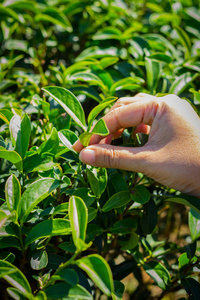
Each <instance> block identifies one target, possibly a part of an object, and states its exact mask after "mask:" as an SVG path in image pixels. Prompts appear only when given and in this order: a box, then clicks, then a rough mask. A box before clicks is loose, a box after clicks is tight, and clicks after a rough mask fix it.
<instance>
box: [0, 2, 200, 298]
mask: <svg viewBox="0 0 200 300" xmlns="http://www.w3.org/2000/svg"><path fill="white" fill-rule="evenodd" d="M0 3H1V4H0V16H1V18H0V23H1V26H0V42H1V44H2V47H1V49H0V53H1V58H0V70H1V74H0V92H1V95H0V100H1V101H0V132H1V136H0V159H1V173H0V187H1V189H0V197H1V199H0V205H1V206H0V236H1V237H0V295H1V298H2V299H20V300H23V299H37V300H41V299H44V300H45V299H63V300H64V299H100V298H101V299H105V298H104V297H107V298H111V299H123V297H124V296H125V295H126V297H128V294H129V297H131V298H130V299H140V300H142V299H170V298H167V297H168V296H169V297H170V296H171V295H172V297H173V299H187V297H188V299H195V300H196V299H199V292H200V285H199V269H200V268H199V262H200V258H199V253H200V248H199V247H200V244H199V237H200V229H199V222H200V202H199V199H197V198H195V197H192V196H187V195H184V194H181V193H180V192H178V191H175V190H173V189H170V188H168V187H164V186H161V185H160V184H158V183H157V182H154V181H153V180H152V179H150V178H147V177H146V176H144V175H143V174H141V173H133V172H129V171H122V170H118V169H105V168H95V167H91V166H88V165H84V164H82V163H81V162H80V161H79V158H78V154H77V153H76V152H75V151H74V150H73V148H72V145H73V144H74V142H75V141H77V139H78V138H79V139H80V140H81V142H82V144H83V145H84V146H87V145H88V143H89V140H90V137H91V136H92V134H94V133H95V134H99V135H102V136H106V135H108V133H109V132H108V129H107V127H106V124H105V122H104V121H103V119H102V118H101V117H102V116H103V115H104V114H105V113H106V112H107V111H108V109H110V108H111V107H112V105H113V104H114V102H115V100H116V99H117V98H120V97H124V96H134V95H135V94H136V93H138V92H146V93H151V94H153V95H157V96H162V95H166V94H170V93H173V94H177V95H179V96H180V97H182V98H184V99H187V100H188V101H189V102H190V103H191V105H193V107H194V109H195V110H196V111H197V113H199V109H200V93H199V83H200V81H199V80H200V76H199V72H200V64H199V57H200V44H199V38H200V18H199V12H200V7H199V1H195V0H193V1H192V0H182V1H176V2H174V1H169V2H166V1H159V2H158V1H153V0H152V1H143V0H140V1H137V2H135V1H128V0H127V1H119V0H118V1H116V0H110V1H107V0H106V1H89V0H84V1H78V0H76V1H73V3H72V2H71V1H68V0H46V1H45V0H44V1H36V0H31V1H30V0H29V1H26V0H23V1H22V0H17V1H16V0H15V1H12V0H5V1H0ZM131 132H132V129H130V130H129V129H128V130H125V131H124V133H123V135H122V137H120V138H119V139H117V140H116V141H114V142H113V143H115V144H123V145H126V146H127V147H128V146H129V145H130V144H131V145H132V146H135V147H137V146H138V145H142V144H143V143H145V141H146V140H147V138H148V137H147V136H145V135H142V134H138V135H137V136H136V137H135V138H133V137H132V135H131ZM129 274H133V277H134V278H135V282H136V283H137V284H136V286H135V287H133V289H132V290H131V291H128V287H127V285H126V282H125V280H124V279H125V278H126V277H127V276H128V275H129ZM146 277H148V280H146V279H145V278H146ZM122 280H123V283H124V284H123V283H122V282H121V281H122ZM155 286H156V287H157V289H156V295H154V296H153V293H152V290H153V288H154V287H155Z"/></svg>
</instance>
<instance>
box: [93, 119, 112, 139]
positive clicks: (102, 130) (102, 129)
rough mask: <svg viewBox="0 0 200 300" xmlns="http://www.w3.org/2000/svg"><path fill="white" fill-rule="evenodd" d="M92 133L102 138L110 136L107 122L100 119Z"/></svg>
mask: <svg viewBox="0 0 200 300" xmlns="http://www.w3.org/2000/svg"><path fill="white" fill-rule="evenodd" d="M92 133H93V134H98V135H101V136H106V135H108V134H109V130H108V128H107V126H106V122H105V121H104V119H100V120H99V121H97V123H96V124H95V125H94V127H93V129H92Z"/></svg>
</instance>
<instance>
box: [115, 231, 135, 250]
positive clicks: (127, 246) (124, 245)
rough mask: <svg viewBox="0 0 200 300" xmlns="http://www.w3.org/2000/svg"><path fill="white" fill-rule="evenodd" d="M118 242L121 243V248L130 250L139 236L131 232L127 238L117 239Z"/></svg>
mask: <svg viewBox="0 0 200 300" xmlns="http://www.w3.org/2000/svg"><path fill="white" fill-rule="evenodd" d="M118 242H119V244H120V245H121V250H132V249H133V248H135V247H136V246H137V245H138V243H139V236H138V235H137V234H136V233H135V232H132V233H131V236H130V238H129V239H127V240H125V241H123V240H119V241H118Z"/></svg>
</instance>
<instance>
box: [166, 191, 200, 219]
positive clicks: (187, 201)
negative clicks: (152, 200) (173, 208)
mask: <svg viewBox="0 0 200 300" xmlns="http://www.w3.org/2000/svg"><path fill="white" fill-rule="evenodd" d="M166 201H170V202H175V203H180V204H183V205H187V206H189V207H191V208H192V209H194V210H196V211H197V212H198V213H199V214H200V201H199V199H198V198H195V197H193V196H189V195H181V196H180V197H172V198H167V199H166Z"/></svg>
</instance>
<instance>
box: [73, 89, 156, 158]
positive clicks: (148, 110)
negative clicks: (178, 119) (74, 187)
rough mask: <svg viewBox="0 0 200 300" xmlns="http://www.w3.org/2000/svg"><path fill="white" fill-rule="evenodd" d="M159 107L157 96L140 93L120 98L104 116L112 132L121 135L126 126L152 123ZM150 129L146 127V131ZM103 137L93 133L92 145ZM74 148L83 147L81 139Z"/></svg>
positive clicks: (114, 134) (78, 150)
mask: <svg viewBox="0 0 200 300" xmlns="http://www.w3.org/2000/svg"><path fill="white" fill-rule="evenodd" d="M157 107H158V102H157V99H156V97H154V96H151V95H147V94H138V95H136V96H135V97H130V98H129V97H127V98H121V99H119V100H118V101H117V102H116V103H115V104H114V106H113V107H112V108H111V110H110V111H109V112H108V113H107V114H106V115H105V116H104V117H103V119H104V121H105V122H106V125H107V127H108V130H109V132H110V134H113V136H114V138H116V136H117V137H119V136H120V135H121V133H122V132H123V129H124V128H128V127H133V126H138V125H140V124H141V123H144V124H146V125H151V124H152V122H153V119H154V116H155V113H156V110H157ZM146 131H148V130H147V127H145V132H146ZM102 138H103V137H101V136H99V135H93V136H92V137H91V139H90V145H93V144H98V143H99V142H100V141H101V139H102ZM73 149H74V150H75V151H77V152H80V151H81V150H82V149H83V146H82V145H81V143H80V141H77V142H76V143H75V144H74V145H73Z"/></svg>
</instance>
